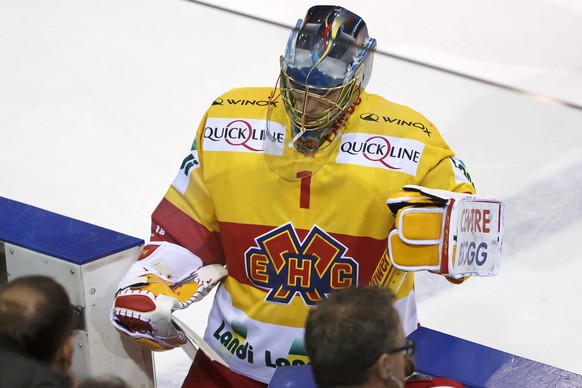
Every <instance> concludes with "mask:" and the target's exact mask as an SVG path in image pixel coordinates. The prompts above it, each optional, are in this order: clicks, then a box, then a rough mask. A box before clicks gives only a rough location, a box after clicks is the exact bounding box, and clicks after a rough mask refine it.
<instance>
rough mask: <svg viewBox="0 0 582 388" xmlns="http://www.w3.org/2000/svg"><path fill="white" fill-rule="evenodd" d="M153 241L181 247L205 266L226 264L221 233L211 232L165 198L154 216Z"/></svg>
mask: <svg viewBox="0 0 582 388" xmlns="http://www.w3.org/2000/svg"><path fill="white" fill-rule="evenodd" d="M160 228H161V229H160ZM151 241H167V242H171V243H174V244H178V245H181V246H183V247H184V248H186V249H188V250H189V251H191V252H192V253H194V254H195V255H196V256H198V257H200V259H202V262H203V263H204V264H205V265H208V264H224V251H223V249H222V241H221V240H220V233H218V232H211V231H209V230H208V229H206V228H205V227H204V225H201V224H200V223H198V222H196V221H195V220H194V219H192V218H190V217H189V216H188V215H186V214H185V213H184V212H182V211H181V210H180V209H178V208H177V207H176V206H174V205H173V204H172V203H171V202H170V201H168V200H167V199H165V198H164V199H162V201H161V202H160V204H159V205H158V207H157V208H156V210H154V212H153V214H152V237H151Z"/></svg>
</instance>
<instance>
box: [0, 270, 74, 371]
mask: <svg viewBox="0 0 582 388" xmlns="http://www.w3.org/2000/svg"><path fill="white" fill-rule="evenodd" d="M72 331H73V308H72V306H71V303H70V301H69V297H68V296H67V293H66V291H65V290H64V288H63V287H62V286H61V285H60V284H59V283H57V282H56V281H55V280H53V279H52V278H50V277H46V276H40V275H35V276H23V277H19V278H16V279H14V280H12V281H10V282H8V283H4V284H2V285H0V336H2V337H3V338H4V339H5V340H7V341H10V342H12V343H13V344H15V345H17V346H18V347H19V348H21V349H22V350H24V351H25V352H26V353H27V354H29V355H30V356H31V357H33V358H36V359H38V360H40V361H41V362H44V363H46V364H49V365H50V366H51V367H52V368H53V369H54V370H55V371H56V372H58V373H61V374H62V373H63V372H65V370H66V369H68V367H69V366H70V361H71V357H72V353H73V337H72ZM65 367H66V368H65Z"/></svg>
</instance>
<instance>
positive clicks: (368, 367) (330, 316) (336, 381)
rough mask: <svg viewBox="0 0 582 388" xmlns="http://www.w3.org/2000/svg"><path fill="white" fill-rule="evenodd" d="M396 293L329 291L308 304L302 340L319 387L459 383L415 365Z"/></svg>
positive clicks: (373, 289)
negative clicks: (312, 305)
mask: <svg viewBox="0 0 582 388" xmlns="http://www.w3.org/2000/svg"><path fill="white" fill-rule="evenodd" d="M395 300H396V298H395V296H394V294H393V293H392V291H390V290H389V289H386V288H379V287H354V288H348V289H342V290H340V291H337V292H334V293H332V294H331V295H330V296H329V298H327V299H323V300H322V301H320V302H319V303H318V304H317V305H316V306H315V308H313V309H311V310H310V312H309V314H308V316H307V322H306V325H305V346H306V348H307V353H308V355H309V358H310V359H311V370H312V372H313V377H314V379H315V382H316V383H317V384H318V386H319V387H322V388H325V387H347V386H349V387H361V388H364V387H368V388H370V387H387V388H388V387H407V388H426V387H437V386H440V387H445V386H446V387H462V386H463V385H462V384H461V383H459V382H457V381H455V380H451V379H448V378H445V377H431V376H427V375H423V374H419V373H415V371H414V369H415V368H414V359H413V353H414V348H415V343H414V341H412V340H410V339H407V338H406V337H404V331H403V328H402V324H401V322H400V317H399V315H398V312H397V311H396V309H395V308H394V302H395Z"/></svg>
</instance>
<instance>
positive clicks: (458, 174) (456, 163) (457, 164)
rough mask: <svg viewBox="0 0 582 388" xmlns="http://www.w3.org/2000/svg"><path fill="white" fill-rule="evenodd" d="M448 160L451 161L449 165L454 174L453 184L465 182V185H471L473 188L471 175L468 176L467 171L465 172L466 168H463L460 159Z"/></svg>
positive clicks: (463, 165)
mask: <svg viewBox="0 0 582 388" xmlns="http://www.w3.org/2000/svg"><path fill="white" fill-rule="evenodd" d="M450 160H451V164H452V165H453V172H454V174H455V182H457V183H463V182H467V183H470V184H471V185H473V187H475V184H474V183H473V180H472V179H471V175H470V174H469V171H467V167H466V166H465V163H464V162H463V161H462V160H461V159H457V158H450Z"/></svg>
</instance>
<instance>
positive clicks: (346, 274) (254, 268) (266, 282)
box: [245, 223, 358, 306]
mask: <svg viewBox="0 0 582 388" xmlns="http://www.w3.org/2000/svg"><path fill="white" fill-rule="evenodd" d="M255 242H256V246H255V247H252V248H250V249H249V250H247V251H246V252H245V267H246V274H247V277H248V278H249V280H250V281H251V282H252V283H253V284H254V285H255V286H257V287H259V288H262V289H265V290H268V291H269V292H268V294H267V297H266V298H265V300H267V301H270V302H273V303H285V304H286V303H290V302H291V300H292V299H293V298H294V297H295V295H298V296H299V297H301V298H302V299H303V301H304V302H305V304H306V305H308V306H311V305H314V304H315V303H316V302H318V301H319V300H321V299H323V298H325V296H326V294H329V293H330V292H331V291H333V290H337V289H341V288H346V287H352V286H356V285H357V279H358V263H357V262H356V261H355V260H354V259H352V258H351V257H346V256H344V254H345V253H346V252H347V248H346V247H345V246H344V245H343V244H341V243H340V242H339V241H337V240H336V239H335V238H333V237H332V236H330V235H329V234H328V233H326V232H325V231H323V230H322V229H321V228H319V227H318V226H313V228H311V230H310V231H309V233H308V234H307V236H306V237H305V239H304V240H303V241H300V240H299V238H298V236H297V233H296V231H295V229H294V227H293V225H292V224H291V223H288V224H285V225H282V226H280V227H278V228H277V229H274V230H272V231H270V232H268V233H265V234H264V235H262V236H260V237H258V238H256V239H255Z"/></svg>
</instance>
